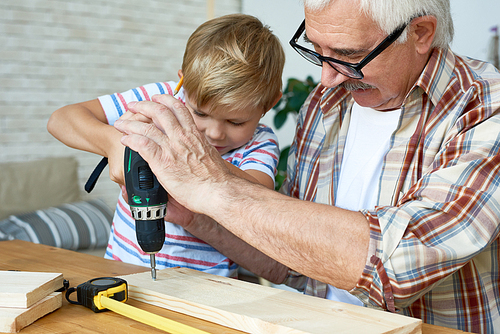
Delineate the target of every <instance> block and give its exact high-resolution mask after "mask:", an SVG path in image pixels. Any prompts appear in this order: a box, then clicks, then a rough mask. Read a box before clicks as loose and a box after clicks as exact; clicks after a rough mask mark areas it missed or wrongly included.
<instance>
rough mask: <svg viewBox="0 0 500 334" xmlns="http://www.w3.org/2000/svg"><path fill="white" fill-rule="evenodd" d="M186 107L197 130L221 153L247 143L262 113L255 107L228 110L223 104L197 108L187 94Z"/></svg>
mask: <svg viewBox="0 0 500 334" xmlns="http://www.w3.org/2000/svg"><path fill="white" fill-rule="evenodd" d="M186 107H187V108H188V109H189V111H190V112H191V115H193V118H194V122H195V123H196V127H197V128H198V130H200V131H201V132H202V133H203V134H204V135H205V137H206V138H207V140H208V142H209V143H210V144H211V145H212V146H214V147H215V148H216V149H217V151H219V153H220V154H221V155H222V154H225V153H227V152H229V151H231V150H233V149H235V148H238V147H240V146H243V145H244V144H245V143H247V142H248V141H249V140H250V139H251V138H252V136H253V134H254V132H255V129H256V128H257V125H258V124H259V120H260V118H261V116H262V114H263V111H262V110H256V109H255V108H245V109H239V110H228V109H227V107H224V106H221V107H215V108H214V109H213V110H212V111H210V106H206V107H203V108H198V107H197V106H196V104H195V103H193V102H192V101H191V100H190V99H189V97H188V96H187V95H186Z"/></svg>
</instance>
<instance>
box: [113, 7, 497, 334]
mask: <svg viewBox="0 0 500 334" xmlns="http://www.w3.org/2000/svg"><path fill="white" fill-rule="evenodd" d="M452 36H453V24H452V20H451V17H450V6H449V1H447V0H434V1H431V0H408V1H399V0H331V1H329V0H323V1H322V0H307V1H305V21H304V23H303V24H302V25H301V26H300V27H299V29H298V30H297V32H296V34H295V36H294V37H293V38H292V40H291V42H290V43H291V44H292V46H293V47H294V48H295V50H297V51H298V52H299V53H300V54H301V55H302V56H304V57H305V58H306V59H307V60H309V61H311V62H313V63H315V64H317V65H319V66H322V75H321V84H320V85H319V86H318V87H317V88H316V89H315V90H314V91H313V92H312V94H311V95H310V96H309V98H308V100H307V101H306V103H305V105H304V106H303V108H302V109H301V112H300V115H299V118H298V124H297V130H296V136H295V139H294V143H293V145H292V148H291V150H290V156H289V160H288V172H287V180H286V181H285V184H284V186H283V188H282V192H283V193H285V194H286V195H288V196H284V195H282V194H279V193H276V192H273V191H270V190H266V189H264V188H263V187H260V186H258V185H255V184H252V183H250V182H247V181H245V180H242V179H239V178H237V177H236V176H234V175H232V174H231V173H230V172H229V171H228V170H227V169H226V168H225V167H224V165H223V162H222V160H221V159H220V156H219V155H218V154H217V151H216V150H215V149H213V148H212V147H210V145H209V144H208V143H207V142H206V140H204V138H203V136H202V135H201V134H200V133H199V132H198V131H197V130H196V128H195V125H194V123H193V121H192V120H191V118H190V116H189V113H188V112H187V110H186V109H185V108H184V107H183V106H182V104H180V103H179V102H177V101H176V100H174V99H172V98H171V97H169V96H156V97H155V98H154V100H155V101H156V102H158V103H153V102H139V103H136V104H133V105H130V106H129V108H130V110H131V111H132V112H133V113H135V115H131V114H127V116H126V117H124V119H123V120H121V121H120V122H117V124H116V125H115V126H116V127H117V128H118V129H119V130H120V131H122V132H124V133H125V134H126V135H125V136H124V137H123V139H122V142H123V143H124V144H125V145H128V146H130V147H131V148H133V149H135V150H137V151H139V152H140V154H141V155H142V156H143V157H144V158H145V159H146V160H147V161H148V162H149V163H150V165H151V168H152V169H153V171H154V172H155V174H156V175H157V177H158V178H159V179H160V181H161V183H162V184H163V185H164V187H165V188H166V189H167V191H168V192H169V193H170V195H171V197H172V201H171V204H170V207H169V209H168V210H169V213H168V217H167V218H168V220H169V221H173V222H176V223H178V224H181V225H182V226H184V227H185V228H186V229H188V230H189V231H190V232H191V233H193V234H194V235H196V236H199V237H201V238H203V239H204V240H206V241H207V242H208V243H210V244H212V245H213V246H214V247H216V248H217V249H219V250H220V251H221V252H222V253H225V254H227V255H228V256H229V257H230V258H232V259H233V260H234V261H236V262H238V263H240V264H241V265H243V266H245V267H246V268H248V269H250V270H252V271H254V272H256V273H257V274H259V275H261V276H264V277H266V278H269V279H271V280H272V281H275V282H282V281H285V280H286V282H287V283H288V284H290V285H293V286H296V287H303V286H302V283H303V282H304V281H305V280H307V287H306V288H305V291H306V293H309V294H313V295H317V296H320V297H323V298H331V299H336V300H344V301H349V302H353V300H352V298H355V299H356V300H354V302H355V301H357V300H359V301H360V302H362V303H363V304H364V305H367V306H369V307H376V308H380V309H385V310H389V311H391V312H400V313H402V314H405V315H409V316H413V317H417V318H421V319H423V320H424V321H425V322H427V323H432V324H438V325H442V326H448V327H454V328H458V329H462V330H466V331H474V332H484V333H486V332H488V333H492V332H495V331H498V332H500V315H499V309H500V305H499V300H500V296H499V269H498V264H499V262H498V255H499V252H500V251H499V240H498V238H499V224H498V222H499V220H500V218H499V217H500V189H499V185H500V179H499V177H498V175H499V173H498V169H499V168H500V154H499V149H500V116H499V115H498V111H499V110H500V75H499V74H498V72H496V71H495V69H494V68H493V67H492V66H491V65H488V64H486V63H483V62H480V61H475V60H471V59H467V58H462V57H459V56H456V55H455V54H453V53H452V51H451V50H450V49H449V48H448V45H449V43H450V42H451V39H452ZM137 113H141V114H142V115H143V116H139V115H137ZM144 116H146V117H147V118H150V119H152V121H153V123H149V122H147V121H146V120H145V119H144ZM186 209H189V210H191V211H192V212H193V214H192V215H191V217H190V219H182V220H181V219H180V218H179V217H180V215H179V213H180V212H183V211H185V210H186ZM184 214H185V212H184ZM243 241H244V242H246V243H244V242H243ZM289 268H290V269H289ZM299 273H300V274H299ZM302 275H303V276H302ZM342 289H344V290H347V291H348V293H347V292H346V291H343V290H342Z"/></svg>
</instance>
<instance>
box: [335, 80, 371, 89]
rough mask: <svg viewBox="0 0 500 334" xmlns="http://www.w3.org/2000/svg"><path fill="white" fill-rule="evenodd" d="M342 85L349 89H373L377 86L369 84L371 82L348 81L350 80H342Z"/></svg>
mask: <svg viewBox="0 0 500 334" xmlns="http://www.w3.org/2000/svg"><path fill="white" fill-rule="evenodd" d="M339 86H340V87H343V88H345V89H347V90H349V91H351V90H358V89H363V90H365V89H373V88H375V86H372V85H369V84H366V83H364V82H361V81H360V82H348V81H344V82H342V83H341V84H340V85H339Z"/></svg>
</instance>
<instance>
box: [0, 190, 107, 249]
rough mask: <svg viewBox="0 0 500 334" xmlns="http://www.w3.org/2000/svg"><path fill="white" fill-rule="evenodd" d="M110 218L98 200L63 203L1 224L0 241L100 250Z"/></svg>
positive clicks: (103, 243)
mask: <svg viewBox="0 0 500 334" xmlns="http://www.w3.org/2000/svg"><path fill="white" fill-rule="evenodd" d="M112 218H113V213H112V211H111V210H110V209H109V207H108V206H107V205H106V204H105V203H104V202H103V201H101V200H88V201H80V202H74V203H67V204H62V205H59V206H57V207H50V208H46V209H43V210H36V211H33V212H29V213H24V214H18V215H11V216H10V217H9V218H7V219H5V220H2V221H0V241H1V240H12V239H20V240H25V241H31V242H34V243H40V244H45V245H50V246H55V247H59V248H64V249H71V250H78V249H94V248H102V247H105V246H106V245H107V243H108V237H109V232H110V228H111V222H112Z"/></svg>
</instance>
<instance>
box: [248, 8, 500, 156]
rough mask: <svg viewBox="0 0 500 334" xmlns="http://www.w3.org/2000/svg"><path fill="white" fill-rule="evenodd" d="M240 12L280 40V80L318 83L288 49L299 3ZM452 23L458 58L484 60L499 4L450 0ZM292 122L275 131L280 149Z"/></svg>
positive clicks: (315, 72)
mask: <svg viewBox="0 0 500 334" xmlns="http://www.w3.org/2000/svg"><path fill="white" fill-rule="evenodd" d="M242 4H243V7H242V8H243V12H244V13H247V14H251V15H255V16H257V17H258V18H260V19H261V20H262V21H263V22H264V23H265V24H267V25H269V26H270V27H271V29H272V30H273V31H274V32H275V34H276V35H277V36H278V37H279V38H280V40H281V42H282V44H283V47H284V48H285V53H286V57H287V59H286V65H285V70H284V75H283V78H284V80H286V79H287V78H289V77H296V78H298V79H305V78H306V77H307V75H312V76H313V78H314V79H315V80H316V81H319V79H320V76H321V72H320V68H319V67H317V66H314V65H312V64H309V63H308V62H307V61H306V60H304V59H303V58H302V57H301V56H299V55H298V54H297V53H296V52H295V51H293V50H292V48H291V47H290V46H289V44H288V41H289V40H290V38H291V37H292V35H293V33H294V32H295V31H296V29H297V28H298V26H299V24H300V23H301V22H302V20H303V19H304V13H303V5H302V1H301V0H272V1H269V0H243V3H242ZM451 9H452V14H453V19H454V22H455V39H454V42H453V44H452V49H453V50H454V51H455V52H456V53H458V54H461V55H467V56H470V57H473V58H477V59H481V60H487V52H488V45H489V41H490V38H491V36H492V33H491V32H490V28H491V27H493V26H495V25H500V1H498V0H476V1H467V0H451ZM273 116H274V112H273V111H271V112H269V113H268V115H266V117H264V119H263V121H264V123H266V124H268V125H272V124H273ZM294 125H295V122H294V120H290V119H289V120H287V123H286V124H285V127H284V129H280V130H279V131H277V134H278V139H279V141H280V146H281V147H283V146H286V145H288V144H289V143H290V142H291V141H292V139H293V132H294Z"/></svg>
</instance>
